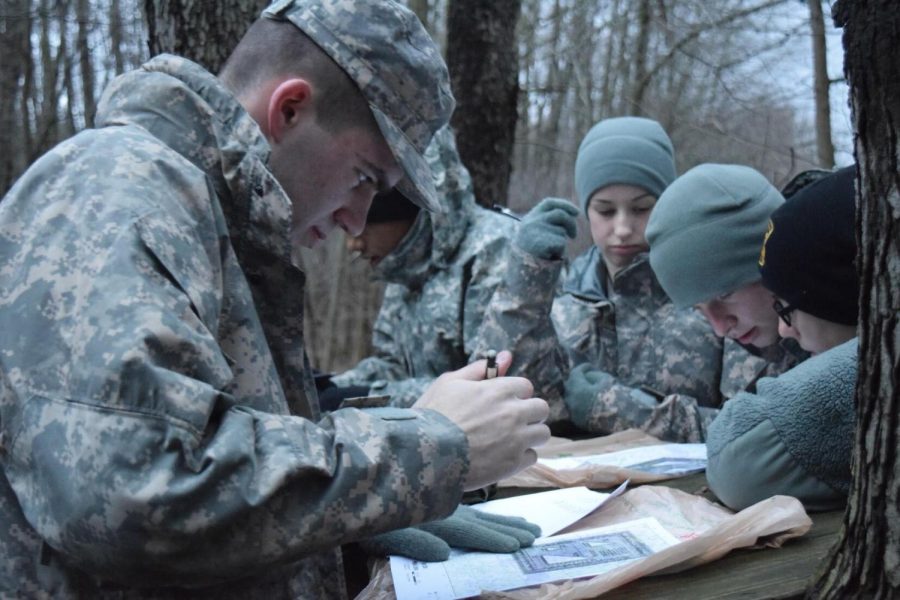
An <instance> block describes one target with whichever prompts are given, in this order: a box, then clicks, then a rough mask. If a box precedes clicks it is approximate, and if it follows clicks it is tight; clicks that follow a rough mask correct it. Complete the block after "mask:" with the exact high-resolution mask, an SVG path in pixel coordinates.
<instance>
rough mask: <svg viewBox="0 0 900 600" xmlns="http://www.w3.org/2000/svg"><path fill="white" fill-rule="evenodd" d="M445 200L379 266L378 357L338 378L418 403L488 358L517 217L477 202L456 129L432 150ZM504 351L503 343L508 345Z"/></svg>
mask: <svg viewBox="0 0 900 600" xmlns="http://www.w3.org/2000/svg"><path fill="white" fill-rule="evenodd" d="M425 158H426V159H427V160H428V162H429V165H430V166H431V169H432V173H433V174H434V178H435V187H436V188H437V191H438V194H439V195H440V196H441V199H442V201H443V203H444V213H443V214H432V213H426V212H424V211H423V212H420V213H419V215H418V217H417V218H416V221H415V223H414V224H413V226H412V229H410V231H409V232H408V233H407V234H406V236H405V237H404V238H403V240H401V242H400V244H399V245H398V246H397V248H396V249H395V250H394V251H393V252H391V253H390V254H388V255H387V256H386V257H385V258H384V259H383V260H382V261H381V262H380V263H379V264H378V265H377V266H376V268H375V277H377V278H379V279H382V280H384V281H386V282H387V285H386V286H385V291H384V300H383V302H382V305H381V310H380V311H379V313H378V318H377V319H376V321H375V327H374V331H373V333H372V345H373V348H374V354H373V356H370V357H368V358H365V359H363V360H362V361H360V362H359V363H358V364H357V365H356V366H355V367H353V368H352V369H350V370H349V371H346V372H344V373H342V374H341V375H338V376H336V377H333V378H332V381H333V382H334V383H335V384H337V385H339V386H348V385H365V386H369V387H370V393H371V394H375V395H383V394H389V395H390V396H391V400H390V403H391V404H392V405H394V406H404V407H406V406H410V405H412V404H413V403H414V402H415V401H416V400H417V399H418V398H419V396H421V394H422V392H423V391H424V390H425V388H426V387H428V384H430V383H431V382H432V381H433V380H434V378H435V377H437V376H438V375H440V374H441V373H444V372H446V371H452V370H455V369H459V368H461V367H463V366H465V365H466V364H468V363H469V362H471V361H473V360H476V359H477V358H480V353H481V352H482V351H483V350H485V348H483V347H482V346H481V344H480V343H479V341H478V338H479V336H480V334H481V321H482V318H483V315H484V311H485V309H486V308H487V305H488V304H489V303H490V299H491V296H492V295H493V293H494V290H495V289H496V288H497V286H498V285H499V283H500V281H501V280H502V277H503V272H504V270H505V259H506V256H507V254H506V249H507V247H508V246H509V240H510V239H511V237H512V236H513V234H514V233H515V229H516V221H514V220H513V219H511V218H509V217H507V216H504V215H500V214H498V213H494V212H491V211H489V210H486V209H484V208H481V207H479V206H477V205H476V204H475V196H474V194H473V191H472V181H471V178H470V177H469V173H468V171H467V170H466V168H465V167H464V166H463V164H462V161H461V160H460V158H459V154H458V153H457V151H456V143H455V141H454V139H453V134H452V132H451V131H450V130H449V129H448V128H444V129H442V130H439V131H438V132H437V134H435V136H434V139H433V140H432V142H431V145H430V146H429V147H428V150H427V151H426V153H425ZM502 349H503V348H496V350H502Z"/></svg>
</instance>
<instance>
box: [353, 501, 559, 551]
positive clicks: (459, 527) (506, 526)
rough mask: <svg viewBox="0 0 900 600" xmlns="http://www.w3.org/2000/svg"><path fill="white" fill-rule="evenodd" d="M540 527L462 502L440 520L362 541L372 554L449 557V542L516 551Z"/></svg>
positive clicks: (451, 544)
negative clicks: (482, 510)
mask: <svg viewBox="0 0 900 600" xmlns="http://www.w3.org/2000/svg"><path fill="white" fill-rule="evenodd" d="M540 534H541V528H540V527H538V526H537V525H535V524H533V523H529V522H528V521H526V520H525V519H522V518H519V517H504V516H500V515H492V514H490V513H485V512H481V511H477V510H475V509H474V508H469V507H468V506H460V507H459V508H457V509H456V511H455V512H454V513H453V514H452V515H450V516H449V517H447V518H446V519H441V520H439V521H432V522H430V523H422V524H421V525H417V526H415V527H407V528H406V529H397V530H395V531H389V532H387V533H382V534H381V535H376V536H374V537H371V538H369V539H367V540H363V541H361V542H360V543H359V545H360V547H361V548H362V549H363V550H364V551H366V552H368V553H369V554H375V555H378V556H383V555H387V554H396V555H399V556H406V557H407V558H411V559H413V560H418V561H422V562H436V561H442V560H447V558H448V557H449V556H450V546H453V547H455V548H466V549H468V550H478V551H481V552H515V551H516V550H518V549H519V548H526V547H528V546H530V545H531V544H533V543H534V539H535V538H536V537H537V536H539V535H540Z"/></svg>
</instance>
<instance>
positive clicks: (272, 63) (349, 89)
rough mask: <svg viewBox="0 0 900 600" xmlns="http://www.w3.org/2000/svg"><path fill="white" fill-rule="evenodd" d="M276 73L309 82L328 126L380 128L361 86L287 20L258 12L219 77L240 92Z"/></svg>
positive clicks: (332, 129) (321, 120) (329, 128)
mask: <svg viewBox="0 0 900 600" xmlns="http://www.w3.org/2000/svg"><path fill="white" fill-rule="evenodd" d="M279 76H280V77H285V76H287V77H301V78H303V79H307V80H308V81H310V83H312V84H313V87H314V96H313V98H314V107H315V109H316V120H317V122H318V123H319V124H320V125H322V127H324V128H325V129H326V130H327V131H329V132H331V133H336V132H338V131H341V130H343V129H346V128H349V127H359V128H362V129H370V128H375V130H376V131H377V130H378V125H377V123H376V122H375V118H374V117H373V116H372V112H371V110H370V109H369V105H368V103H367V102H366V99H365V97H364V96H363V94H362V92H361V91H360V90H359V88H357V87H356V84H355V83H354V82H353V80H352V79H350V76H349V75H347V73H345V72H344V70H343V69H342V68H341V67H340V66H338V64H337V63H336V62H334V61H333V60H332V59H331V57H330V56H328V54H326V53H325V51H323V50H322V49H321V48H319V46H318V45H317V44H316V43H315V42H313V41H312V40H311V39H310V38H309V37H308V36H307V35H306V34H305V33H303V32H302V31H301V30H300V29H298V28H297V27H295V26H294V25H293V24H291V23H290V22H288V21H276V20H273V19H268V18H260V19H258V20H257V21H256V22H255V23H253V25H251V26H250V29H248V30H247V33H246V34H245V35H244V37H243V38H241V41H240V42H239V43H238V45H237V47H236V48H235V49H234V52H232V53H231V56H229V57H228V60H227V61H226V62H225V65H224V66H223V67H222V71H221V72H220V73H219V77H220V78H221V79H222V81H223V82H224V83H225V85H226V86H227V87H228V88H229V89H231V90H232V91H233V92H234V93H235V94H236V95H237V96H239V97H240V96H242V95H244V94H248V93H251V92H252V90H253V89H254V88H257V87H259V86H261V85H263V84H264V83H265V82H266V81H269V80H270V79H273V78H275V77H279Z"/></svg>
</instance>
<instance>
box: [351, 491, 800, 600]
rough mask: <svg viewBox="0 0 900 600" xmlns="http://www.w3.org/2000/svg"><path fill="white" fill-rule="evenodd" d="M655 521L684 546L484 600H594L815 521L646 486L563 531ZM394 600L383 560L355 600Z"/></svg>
mask: <svg viewBox="0 0 900 600" xmlns="http://www.w3.org/2000/svg"><path fill="white" fill-rule="evenodd" d="M643 517H655V518H656V519H657V520H658V521H659V522H660V524H661V525H662V526H663V527H665V528H666V529H667V530H668V531H669V532H670V533H672V534H673V535H674V536H675V537H677V538H678V539H680V540H682V542H681V543H679V544H677V545H675V546H672V547H671V548H667V549H666V550H663V551H661V552H658V553H656V554H654V555H652V556H648V557H646V558H643V559H641V560H638V561H635V562H633V563H630V564H628V565H626V566H624V567H622V568H620V569H617V570H614V571H610V572H607V573H604V574H603V575H599V576H597V577H594V578H590V579H579V580H574V581H564V582H559V583H555V584H545V585H542V586H540V587H533V588H523V589H520V590H512V591H508V592H487V591H486V592H484V593H483V594H482V597H484V598H516V599H519V600H523V599H529V600H530V599H537V598H541V599H543V598H554V599H572V598H593V597H596V596H598V595H600V594H603V593H605V592H608V591H609V590H612V589H614V588H616V587H619V586H621V585H624V584H625V583H628V582H629V581H633V580H635V579H638V578H640V577H643V576H645V575H649V574H651V573H672V572H677V571H682V570H685V569H690V568H692V567H695V566H697V565H701V564H704V563H707V562H711V561H713V560H716V559H718V558H721V557H722V556H724V555H725V554H727V553H728V552H730V551H731V550H734V549H736V548H747V547H754V546H755V547H762V546H770V547H777V546H780V545H781V544H782V543H784V541H785V540H788V539H790V538H793V537H798V536H801V535H803V534H804V533H806V532H807V531H808V530H809V528H810V526H811V525H812V521H811V520H810V519H809V517H808V516H807V515H806V512H805V511H804V510H803V506H802V505H801V504H800V502H799V501H798V500H797V499H796V498H791V497H788V496H775V497H772V498H769V499H768V500H763V501H762V502H759V503H757V504H754V505H753V506H751V507H749V508H746V509H744V510H742V511H741V512H739V513H737V514H733V513H732V512H731V511H729V510H728V509H726V508H724V507H722V506H720V505H718V504H714V503H712V502H710V501H709V500H706V499H705V498H701V497H699V496H693V495H691V494H687V493H685V492H682V491H679V490H675V489H672V488H667V487H662V486H642V487H639V488H636V489H633V490H630V491H628V492H626V493H625V494H624V495H623V496H621V497H619V498H615V499H613V500H611V501H610V502H609V503H607V504H606V505H605V506H603V507H602V508H601V509H599V510H597V511H594V512H593V513H591V514H590V515H588V516H586V517H585V518H583V519H581V520H580V521H578V522H577V523H575V524H573V525H572V526H570V527H568V528H567V529H566V530H565V531H564V532H561V533H569V532H573V531H581V530H584V529H591V528H593V527H603V526H605V525H613V524H616V523H622V522H624V521H631V520H634V519H639V518H643ZM376 598H378V599H387V598H394V583H393V580H392V579H391V571H390V566H389V565H388V562H387V561H379V565H378V566H377V567H376V569H375V573H374V575H373V578H372V580H371V581H370V582H369V585H368V586H367V587H366V589H364V590H363V591H362V592H361V593H360V595H359V596H357V600H363V599H365V600H371V599H376Z"/></svg>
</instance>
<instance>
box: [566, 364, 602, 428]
mask: <svg viewBox="0 0 900 600" xmlns="http://www.w3.org/2000/svg"><path fill="white" fill-rule="evenodd" d="M605 377H606V373H604V372H603V371H600V370H597V369H594V368H593V367H592V365H590V364H589V363H582V364H580V365H578V366H577V367H575V368H574V369H572V370H571V371H569V378H568V379H567V380H566V391H565V401H566V407H567V408H568V409H569V417H570V418H571V419H572V422H573V423H574V424H575V425H576V426H577V427H581V428H582V429H585V428H586V425H587V421H588V419H589V418H590V416H591V410H592V409H593V407H594V404H595V403H596V401H597V394H598V393H599V392H600V384H601V383H602V382H603V380H604V379H605Z"/></svg>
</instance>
